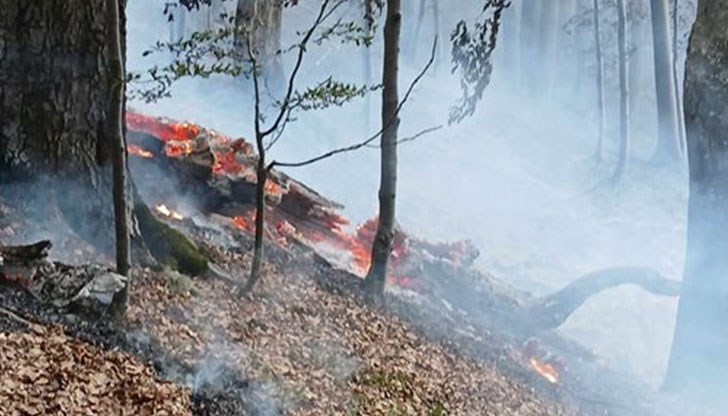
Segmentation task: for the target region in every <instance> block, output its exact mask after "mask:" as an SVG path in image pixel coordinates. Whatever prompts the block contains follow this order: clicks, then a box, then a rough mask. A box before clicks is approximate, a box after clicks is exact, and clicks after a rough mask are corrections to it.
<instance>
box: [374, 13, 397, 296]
mask: <svg viewBox="0 0 728 416" xmlns="http://www.w3.org/2000/svg"><path fill="white" fill-rule="evenodd" d="M401 30H402V7H401V1H400V0H387V18H386V21H385V23H384V69H383V73H382V85H383V87H384V88H383V90H382V126H383V130H384V132H383V134H382V140H381V178H380V184H379V223H378V225H377V233H376V236H375V238H374V243H373V245H372V260H371V266H370V268H369V272H368V273H367V277H366V284H367V288H368V290H369V293H371V294H381V293H382V292H383V291H384V285H385V282H386V279H387V265H388V263H389V254H390V253H391V251H392V244H393V241H394V218H395V207H396V192H397V134H398V131H399V114H398V110H397V109H398V107H399V90H398V83H399V39H400V32H401Z"/></svg>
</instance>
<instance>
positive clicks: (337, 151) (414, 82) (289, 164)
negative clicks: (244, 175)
mask: <svg viewBox="0 0 728 416" xmlns="http://www.w3.org/2000/svg"><path fill="white" fill-rule="evenodd" d="M436 51H437V37H435V40H434V41H433V42H432V52H431V53H430V59H429V60H428V61H427V64H426V65H425V67H424V68H422V71H420V73H419V74H417V76H416V77H415V78H414V79H413V80H412V82H411V83H410V85H409V88H407V92H406V93H405V94H404V97H403V98H402V100H401V101H400V102H399V104H398V105H397V111H395V113H394V117H393V118H392V119H391V120H389V121H388V122H387V123H386V125H384V126H382V128H381V129H379V131H377V132H376V133H375V134H374V135H372V136H370V137H368V138H367V139H365V140H363V141H361V142H359V143H356V144H353V145H351V146H346V147H342V148H339V149H335V150H332V151H330V152H326V153H324V154H321V155H319V156H316V157H313V158H311V159H308V160H304V161H302V162H277V161H275V160H274V161H273V162H271V163H270V164H269V165H268V169H269V170H270V169H273V168H274V167H276V166H281V167H291V168H295V167H301V166H306V165H310V164H312V163H316V162H318V161H321V160H324V159H328V158H330V157H331V156H335V155H338V154H341V153H347V152H352V151H355V150H358V149H361V148H362V147H366V146H367V145H369V143H371V142H373V141H374V140H376V139H377V138H378V137H380V136H381V135H382V134H383V133H384V131H385V130H387V129H388V128H389V127H390V126H391V125H392V123H394V122H395V120H396V119H397V116H399V113H400V111H402V107H403V106H404V104H405V103H406V102H407V100H408V99H409V97H410V95H411V94H412V91H414V89H415V87H416V86H417V84H418V83H419V82H420V81H421V80H422V78H423V77H424V76H425V74H426V73H427V71H428V70H429V69H430V68H431V67H432V64H433V63H434V62H435V54H436ZM440 127H441V126H438V127H431V128H429V129H425V130H423V131H421V132H419V133H417V134H416V135H414V136H412V137H409V138H405V139H402V140H401V142H406V141H412V140H415V139H416V138H418V137H420V136H422V135H424V134H426V133H430V132H432V131H435V130H438V129H439V128H440Z"/></svg>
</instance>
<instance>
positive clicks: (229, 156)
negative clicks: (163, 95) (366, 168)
mask: <svg viewBox="0 0 728 416" xmlns="http://www.w3.org/2000/svg"><path fill="white" fill-rule="evenodd" d="M126 121H127V127H128V129H129V131H130V132H135V133H142V134H144V135H146V139H145V138H144V136H138V135H137V136H135V135H132V136H131V140H134V138H135V137H136V138H137V140H138V143H133V144H130V146H129V151H130V153H131V154H134V155H138V156H140V157H142V158H144V159H146V160H149V161H150V162H149V163H161V164H164V163H165V162H164V160H165V159H166V158H170V159H174V160H176V161H178V162H180V163H175V164H174V165H173V166H172V165H170V166H172V167H171V169H175V170H176V173H175V174H176V175H186V174H187V175H189V176H188V177H186V178H181V177H180V178H179V179H180V180H181V183H185V184H189V185H190V186H191V187H192V188H194V189H203V190H204V191H203V192H202V193H201V194H200V195H199V196H198V199H199V200H200V202H203V203H206V207H207V208H206V210H209V211H210V212H213V213H217V214H220V215H223V216H225V217H227V218H229V219H230V224H231V226H233V227H235V228H237V229H238V230H242V231H246V232H249V233H254V232H255V212H256V211H255V209H254V207H253V206H254V198H255V197H254V194H255V193H254V188H255V184H256V182H257V177H256V175H255V171H256V164H257V157H256V155H255V154H254V151H253V148H252V146H251V145H250V143H248V142H246V141H245V140H244V139H231V138H229V137H227V136H224V135H222V134H219V133H217V132H214V131H211V130H208V129H205V128H202V127H200V126H197V125H194V124H190V123H181V122H176V121H172V120H169V119H165V118H158V117H152V116H147V115H143V114H139V113H135V112H133V111H128V112H127V119H126ZM149 136H151V138H152V139H151V140H153V141H151V142H150V141H149V140H150V138H149ZM144 140H147V141H144ZM147 149H157V154H155V153H153V152H152V151H149V150H147ZM161 154H163V155H164V156H166V158H154V156H157V155H161ZM145 163H147V162H145ZM166 169H170V167H169V166H168V167H167V168H166ZM153 182H154V183H153V184H152V186H156V183H157V182H158V181H153ZM193 185H194V186H193ZM159 186H161V184H160V185H159ZM178 191H179V190H175V189H171V190H169V191H168V192H170V193H172V194H174V193H175V192H178ZM264 191H265V195H266V202H267V203H268V204H267V205H268V206H267V209H266V221H265V224H266V227H265V230H264V236H265V237H266V238H267V239H269V240H270V241H274V242H276V243H277V244H278V245H279V246H280V247H282V248H286V247H288V246H289V244H290V243H291V242H292V241H293V240H297V241H299V242H302V243H304V244H306V245H309V246H311V247H322V246H328V247H331V248H334V249H335V250H337V251H340V252H343V253H346V254H347V256H348V260H347V261H346V263H347V265H346V267H348V268H350V269H351V270H352V271H353V272H354V273H356V274H357V275H359V276H361V277H363V276H365V275H366V273H367V272H368V270H369V266H370V261H371V260H370V257H371V247H372V244H373V242H374V239H375V235H376V230H377V219H376V218H374V219H371V220H369V221H367V222H365V223H363V224H362V225H360V226H359V227H358V228H357V229H356V230H355V231H354V232H347V231H345V227H346V226H348V225H349V221H347V220H346V219H345V218H344V217H342V216H341V215H340V214H339V213H337V210H338V209H341V208H343V207H341V206H340V205H338V204H337V203H336V202H333V201H330V200H327V199H325V198H324V197H322V196H320V195H318V194H317V193H316V192H315V191H313V190H311V189H309V188H307V187H306V186H305V185H303V184H301V183H300V182H296V181H295V180H293V179H291V178H289V177H288V176H286V175H285V174H282V173H280V172H277V171H275V170H274V171H271V172H270V173H269V177H268V179H267V181H266V183H265V187H264ZM210 201H215V202H210ZM228 205H230V206H232V207H231V208H228ZM156 211H157V212H158V213H159V214H160V215H162V216H164V217H167V218H170V219H173V220H177V221H179V220H182V219H183V218H184V217H183V216H182V215H180V214H179V213H177V212H175V211H173V210H172V209H170V208H169V207H167V206H166V205H158V206H157V207H156ZM413 241H416V242H417V244H418V250H419V251H422V252H426V253H428V254H427V255H428V256H430V258H436V259H446V260H447V261H450V262H452V263H454V264H465V263H468V262H469V261H472V260H473V259H474V258H475V257H476V256H477V250H474V249H473V248H472V246H471V245H469V243H467V242H459V243H453V244H429V243H426V242H424V241H421V240H413V239H412V238H410V237H409V236H408V235H407V234H405V233H404V232H403V231H402V230H401V229H399V228H398V229H397V230H396V232H395V235H394V242H393V249H392V256H391V259H390V270H391V273H390V276H389V282H390V283H392V284H396V285H398V286H401V287H405V288H411V289H412V288H416V287H417V282H416V279H413V278H412V275H411V274H410V273H412V270H416V269H417V266H416V265H415V266H412V265H411V264H409V263H412V262H414V263H417V262H418V261H422V260H421V258H420V257H417V256H412V254H413V250H412V243H413ZM473 253H476V255H475V256H474V255H473ZM415 258H416V259H415ZM413 259H414V260H413ZM407 270H409V272H408V271H407Z"/></svg>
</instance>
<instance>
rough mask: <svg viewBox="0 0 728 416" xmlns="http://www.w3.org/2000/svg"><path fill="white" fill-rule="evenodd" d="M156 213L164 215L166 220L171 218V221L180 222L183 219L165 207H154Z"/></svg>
mask: <svg viewBox="0 0 728 416" xmlns="http://www.w3.org/2000/svg"><path fill="white" fill-rule="evenodd" d="M155 209H156V210H157V212H158V213H160V214H162V215H164V216H165V217H167V218H172V219H173V220H177V221H182V220H183V219H184V217H183V216H182V215H181V214H180V213H178V212H175V211H172V210H171V209H169V208H167V206H166V205H157V206H156V207H155Z"/></svg>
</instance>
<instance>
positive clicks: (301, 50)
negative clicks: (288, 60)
mask: <svg viewBox="0 0 728 416" xmlns="http://www.w3.org/2000/svg"><path fill="white" fill-rule="evenodd" d="M343 2H344V0H339V1H338V2H337V3H336V4H335V5H334V7H332V8H331V10H328V12H327V7H328V5H329V3H331V0H323V1H322V3H321V8H320V9H319V14H318V16H317V17H316V20H315V21H314V22H313V24H312V25H311V27H310V28H309V29H308V31H307V32H306V35H305V36H304V37H303V39H302V40H301V43H300V44H299V45H298V56H296V64H295V65H294V66H293V72H291V76H290V77H289V78H288V87H287V89H286V96H285V98H284V99H283V102H282V104H281V108H280V111H279V112H278V117H276V120H275V121H274V122H273V124H272V125H271V126H270V128H268V129H267V130H265V131H264V132H262V135H263V137H265V136H269V135H270V134H271V133H273V132H274V131H276V130H278V127H279V126H280V124H281V122H282V121H283V118H284V117H285V116H286V114H287V107H288V104H289V103H290V101H291V96H292V95H293V91H294V88H295V84H296V77H297V76H298V71H299V70H300V69H301V64H302V63H303V55H304V54H305V53H306V45H308V42H309V41H310V40H311V37H312V36H313V34H314V32H316V29H317V28H318V27H319V26H320V25H321V23H322V22H323V21H324V20H326V19H327V18H328V17H329V16H331V13H333V12H334V11H335V10H336V9H337V8H338V7H339V6H341V4H343Z"/></svg>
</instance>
